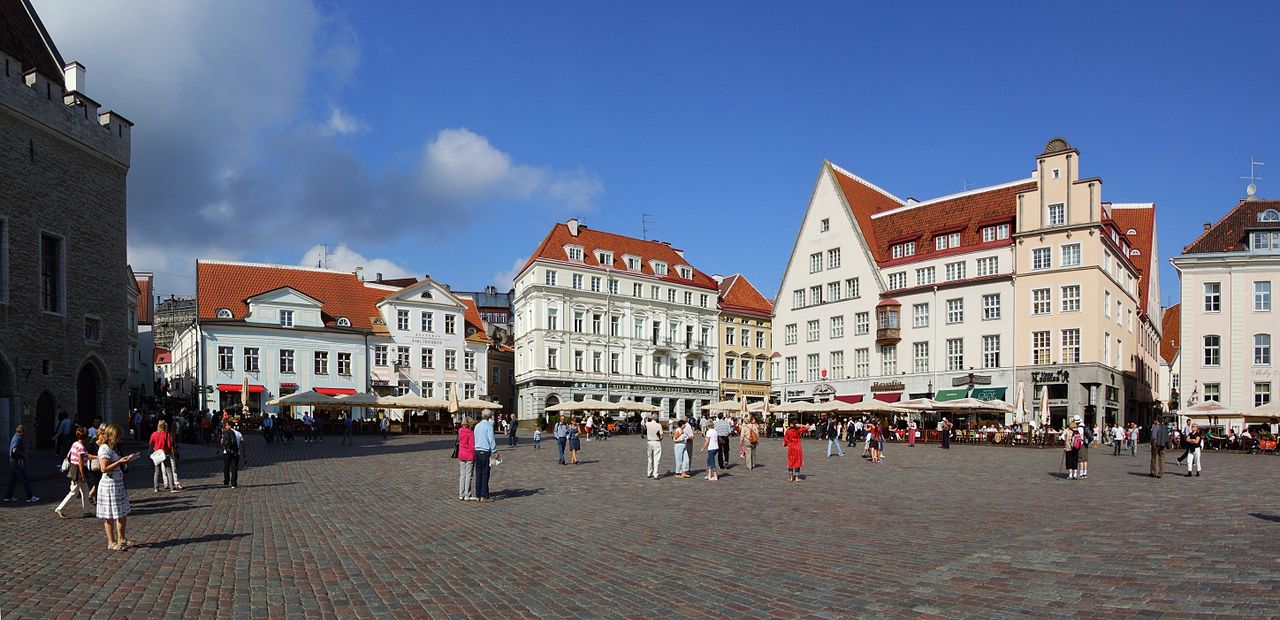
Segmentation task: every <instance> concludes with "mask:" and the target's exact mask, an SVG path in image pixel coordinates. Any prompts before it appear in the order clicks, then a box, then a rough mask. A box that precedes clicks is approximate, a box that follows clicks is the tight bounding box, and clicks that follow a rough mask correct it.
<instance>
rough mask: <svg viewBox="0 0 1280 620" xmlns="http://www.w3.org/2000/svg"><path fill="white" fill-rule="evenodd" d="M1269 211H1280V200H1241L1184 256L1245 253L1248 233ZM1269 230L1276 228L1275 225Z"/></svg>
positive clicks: (1184, 251)
mask: <svg viewBox="0 0 1280 620" xmlns="http://www.w3.org/2000/svg"><path fill="white" fill-rule="evenodd" d="M1267 209H1276V210H1280V200H1241V201H1240V203H1239V204H1237V205H1236V206H1235V208H1233V209H1231V210H1230V211H1228V212H1227V214H1226V215H1224V216H1222V219H1220V220H1218V222H1217V223H1216V224H1214V225H1213V226H1211V227H1210V228H1209V230H1206V231H1204V232H1203V233H1201V234H1200V236H1199V237H1197V238H1196V240H1195V241H1192V242H1191V244H1190V245H1188V246H1187V247H1185V248H1183V249H1182V253H1183V254H1206V253H1216V252H1243V251H1244V250H1246V249H1247V248H1248V246H1247V242H1248V231H1247V230H1246V229H1248V228H1253V227H1256V226H1258V225H1259V224H1260V222H1258V214H1259V213H1262V212H1263V211H1266V210H1267ZM1268 227H1269V228H1276V227H1277V226H1276V225H1274V224H1271V225H1268Z"/></svg>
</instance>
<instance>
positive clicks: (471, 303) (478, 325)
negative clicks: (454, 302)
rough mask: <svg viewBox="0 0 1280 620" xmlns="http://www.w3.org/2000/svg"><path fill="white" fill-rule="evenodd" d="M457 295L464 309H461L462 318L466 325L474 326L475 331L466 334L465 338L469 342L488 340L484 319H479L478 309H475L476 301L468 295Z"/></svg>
mask: <svg viewBox="0 0 1280 620" xmlns="http://www.w3.org/2000/svg"><path fill="white" fill-rule="evenodd" d="M454 297H457V299H458V301H460V302H462V305H463V306H466V309H465V310H463V312H462V316H463V319H464V320H466V322H467V327H472V328H475V330H476V331H475V333H474V334H472V335H470V336H467V340H469V341H471V342H489V334H488V333H486V332H485V331H484V321H483V320H481V319H480V311H479V310H477V309H476V302H475V300H474V299H471V298H470V297H460V296H458V295H454Z"/></svg>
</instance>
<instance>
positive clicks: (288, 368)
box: [280, 349, 293, 374]
mask: <svg viewBox="0 0 1280 620" xmlns="http://www.w3.org/2000/svg"><path fill="white" fill-rule="evenodd" d="M280 372H281V373H283V374H293V349H280Z"/></svg>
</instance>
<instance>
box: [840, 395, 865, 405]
mask: <svg viewBox="0 0 1280 620" xmlns="http://www.w3.org/2000/svg"><path fill="white" fill-rule="evenodd" d="M863 396H864V394H840V395H837V396H836V400H838V401H840V402H844V403H849V404H851V405H856V404H858V403H860V402H862V397H863Z"/></svg>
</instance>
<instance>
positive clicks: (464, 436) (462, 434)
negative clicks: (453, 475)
mask: <svg viewBox="0 0 1280 620" xmlns="http://www.w3.org/2000/svg"><path fill="white" fill-rule="evenodd" d="M473 423H474V422H473V421H472V419H471V416H466V417H464V418H462V424H461V425H460V426H458V499H459V500H462V501H472V500H475V499H476V494H475V488H474V487H473V486H472V485H473V484H474V483H475V479H476V435H475V433H474V432H473V431H472V430H471V426H472V424H473Z"/></svg>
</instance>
